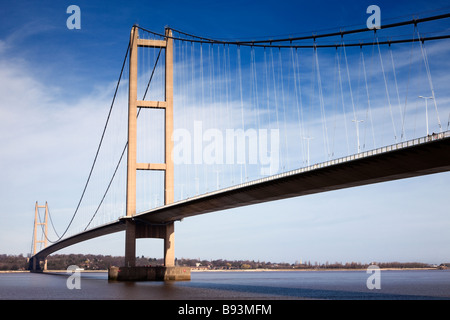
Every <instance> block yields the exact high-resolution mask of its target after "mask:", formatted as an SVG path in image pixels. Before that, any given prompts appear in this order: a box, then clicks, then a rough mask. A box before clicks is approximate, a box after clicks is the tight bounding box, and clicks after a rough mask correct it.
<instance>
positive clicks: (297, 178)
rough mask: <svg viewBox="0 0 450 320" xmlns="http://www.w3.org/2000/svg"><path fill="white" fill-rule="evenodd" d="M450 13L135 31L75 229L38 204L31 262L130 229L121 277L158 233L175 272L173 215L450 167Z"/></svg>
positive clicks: (33, 265) (37, 265) (35, 266)
mask: <svg viewBox="0 0 450 320" xmlns="http://www.w3.org/2000/svg"><path fill="white" fill-rule="evenodd" d="M449 18H450V14H443V15H439V16H431V17H424V18H418V17H416V18H413V19H411V20H406V21H401V22H397V23H392V24H387V25H384V26H382V28H381V29H374V30H370V29H367V28H361V29H349V30H345V29H340V30H338V31H335V32H330V33H321V34H320V33H319V34H318V33H314V34H309V35H301V36H290V37H288V38H271V39H260V40H221V39H213V38H208V37H201V36H197V35H193V34H189V33H186V32H183V31H180V30H176V29H173V28H169V27H166V29H165V33H164V34H161V33H157V32H154V31H151V30H148V29H145V28H143V27H140V26H137V25H135V26H133V27H132V29H131V33H130V42H129V44H128V47H127V49H126V53H125V57H124V59H123V64H122V68H121V70H120V75H119V79H118V81H117V85H116V87H115V91H114V94H113V98H112V102H111V105H110V108H109V112H108V114H107V120H106V123H105V125H104V129H103V131H102V135H101V137H100V141H99V144H98V148H97V150H96V153H95V157H94V160H93V163H92V166H91V168H90V171H89V174H88V177H87V181H86V183H85V185H84V188H83V190H82V192H81V197H80V199H79V201H78V203H77V205H76V207H75V209H74V212H73V213H72V214H71V216H70V217H69V216H67V218H69V220H68V223H67V226H66V228H65V230H64V231H63V232H57V230H56V228H55V226H54V225H53V219H55V217H56V215H55V214H53V218H52V214H51V213H50V210H49V208H48V206H47V204H46V206H39V205H38V204H37V203H36V209H35V229H34V238H33V239H34V240H33V246H32V248H33V255H32V258H31V259H30V270H34V271H38V270H41V269H42V262H43V261H45V259H46V257H47V256H48V255H50V254H52V253H53V252H56V251H58V250H60V249H62V248H65V247H68V246H70V245H73V244H76V243H79V242H82V241H85V240H88V239H92V238H96V237H100V236H103V235H106V234H110V233H115V232H119V231H125V268H123V269H122V273H123V274H124V273H126V272H128V271H127V270H132V269H133V268H134V267H135V259H136V258H135V256H136V239H138V238H161V239H164V263H165V268H167V270H171V271H168V273H170V272H172V271H173V270H175V271H173V272H175V273H171V274H172V275H173V277H172V278H173V279H178V278H177V277H178V275H177V276H175V274H177V271H176V266H175V253H174V252H175V251H174V232H175V229H174V223H175V222H176V221H180V220H182V219H184V218H187V217H191V216H195V215H199V214H205V213H210V212H215V211H220V210H225V209H230V208H236V207H240V206H247V205H252V204H256V203H263V202H267V201H274V200H279V199H285V198H290V197H298V196H303V195H308V194H313V193H319V192H326V191H331V190H337V189H342V188H350V187H356V186H361V185H366V184H371V183H379V182H385V181H391V180H397V179H404V178H409V177H414V176H420V175H427V174H433V173H439V172H445V171H449V170H450V131H449V126H450V104H449V99H450V95H449V94H448V92H449V90H448V74H449V69H450V65H449V63H448V61H449V59H448V57H449V55H450V42H449V40H448V39H449V38H450V34H447V33H446V31H447V30H448V29H447V28H446V27H445V21H448V19H449ZM446 77H447V78H446ZM445 79H446V81H445ZM126 119H128V120H127V121H126ZM44 207H45V219H44V222H42V218H41V214H40V213H39V208H44ZM56 211H57V210H56ZM52 212H53V209H52ZM58 217H59V216H58ZM47 218H49V219H47ZM48 220H49V221H50V223H51V224H52V227H53V228H48V226H47V221H48ZM38 225H40V226H41V227H42V228H41V229H42V231H43V232H42V233H43V236H42V237H43V238H44V239H45V241H44V240H41V241H39V240H37V233H38V232H39V229H40V228H38ZM47 243H50V244H49V245H47ZM39 245H40V249H39V248H38V247H39ZM127 268H128V269H127ZM169 278H170V277H169ZM179 278H180V279H183V277H182V275H181V276H179Z"/></svg>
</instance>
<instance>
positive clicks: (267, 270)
mask: <svg viewBox="0 0 450 320" xmlns="http://www.w3.org/2000/svg"><path fill="white" fill-rule="evenodd" d="M380 270H381V271H418V270H437V271H441V270H442V269H439V268H438V267H436V268H435V267H429V268H380ZM293 271H299V272H305V271H314V272H317V271H327V272H328V271H364V272H365V271H367V269H365V268H360V269H350V268H349V269H345V268H337V269H330V268H328V269H326V268H323V269H322V268H317V269H214V270H208V269H197V268H191V272H293ZM27 272H30V271H29V270H0V274H2V273H27ZM80 272H82V273H107V272H108V270H80ZM43 273H67V270H47V271H44V272H43Z"/></svg>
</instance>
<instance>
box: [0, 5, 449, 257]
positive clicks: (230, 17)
mask: <svg viewBox="0 0 450 320" xmlns="http://www.w3.org/2000/svg"><path fill="white" fill-rule="evenodd" d="M72 4H75V5H78V6H79V7H80V9H81V25H80V26H81V29H79V30H70V29H68V28H67V26H66V21H67V19H68V18H69V16H70V14H68V13H67V12H66V10H67V8H68V7H69V6H70V5H72ZM371 4H374V3H372V2H371V1H358V2H350V1H313V2H311V1H307V2H306V1H305V2H302V1H276V2H275V1H258V2H254V1H234V0H233V1H226V2H222V1H220V2H214V1H189V2H186V1H171V2H170V4H169V3H168V2H164V1H145V2H143V1H108V2H106V1H95V2H93V1H77V0H75V1H70V2H69V1H57V2H55V1H4V0H2V1H0V147H1V153H0V177H1V179H0V181H1V183H0V199H1V203H2V208H1V209H0V218H1V221H2V223H1V224H0V254H24V255H26V254H27V253H29V252H30V247H31V240H32V230H33V220H34V206H35V203H36V201H38V202H39V204H40V205H42V204H43V203H44V202H45V201H48V204H49V207H50V210H51V212H52V213H53V212H54V215H53V218H54V219H55V221H54V222H55V224H56V227H57V229H58V230H63V229H64V228H65V225H67V222H68V220H69V219H70V216H71V215H72V213H73V211H74V209H75V207H76V205H77V202H78V199H79V198H80V194H81V192H82V190H83V187H84V183H85V181H86V177H87V175H88V173H89V169H90V166H91V164H92V160H93V157H94V154H95V151H96V147H97V144H98V141H99V139H100V135H101V133H102V129H103V126H104V123H105V120H106V116H107V113H108V110H109V106H110V104H111V99H112V95H113V92H114V88H115V85H116V82H117V79H118V76H119V72H120V68H121V65H122V61H123V57H124V54H125V51H126V47H127V44H128V40H129V34H130V29H131V26H132V25H133V24H136V23H137V24H139V25H140V26H142V27H145V28H146V29H150V30H154V31H156V32H159V33H163V32H164V27H165V26H171V27H173V28H175V29H179V30H183V31H186V32H189V33H192V34H195V35H202V36H204V37H211V38H217V39H259V38H265V37H277V36H284V37H286V36H290V35H298V34H304V33H311V32H321V31H323V30H333V31H335V30H338V29H339V28H341V27H347V28H351V27H352V26H357V27H361V26H364V25H365V22H366V19H367V17H368V14H367V13H366V9H367V7H368V6H369V5H371ZM376 4H377V5H378V6H379V7H380V8H381V23H382V24H383V23H384V22H385V21H386V23H388V22H389V21H398V19H401V18H404V19H409V18H410V17H411V16H412V15H414V14H416V15H419V16H420V14H424V13H426V14H430V12H431V13H432V12H437V13H443V12H448V10H450V8H449V7H448V4H447V2H446V1H396V2H395V3H392V2H389V1H378V2H377V3H376ZM446 6H447V9H444V10H442V8H445V7H446ZM396 19H397V20H396ZM446 26H447V27H446V28H448V23H447V24H446ZM446 41H448V40H446ZM448 45H449V44H448V43H447V44H446V46H443V47H442V46H437V45H434V46H433V45H430V46H429V47H427V48H428V49H429V53H430V54H432V53H436V54H440V55H439V57H442V56H443V55H445V54H446V53H448V50H447V51H446V48H448ZM325 61H327V60H326V59H325V60H321V63H324V62H325ZM330 61H331V62H332V61H333V59H332V57H331V60H330ZM439 61H440V60H439ZM434 62H435V63H436V64H437V63H438V60H434V61H433V60H432V61H431V62H430V64H431V66H432V67H434V69H432V70H436V69H437V71H436V73H437V74H435V76H436V77H437V79H442V78H439V76H442V75H441V74H440V73H439V72H438V71H439V68H440V66H448V64H446V63H443V62H439V63H440V64H439V65H438V66H436V65H433V63H434ZM325 63H326V62H325ZM399 63H401V62H399ZM441 63H442V64H441ZM322 66H323V65H322ZM397 66H398V67H400V66H399V65H397ZM447 70H448V69H447ZM440 71H442V70H440ZM448 83H450V82H448V81H447V82H445V81H436V90H437V92H442V91H443V90H445V89H446V87H445V85H448ZM125 93H126V92H125ZM122 94H124V92H122ZM440 98H441V101H445V99H446V98H448V97H440ZM325 99H327V97H325ZM374 110H375V109H374ZM446 110H447V111H446V112H448V109H446ZM125 117H126V114H125V116H124V115H122V118H123V119H125ZM119 118H120V117H119ZM441 121H442V123H446V122H447V116H446V114H445V113H444V114H443V117H442V119H441ZM449 178H450V174H449V173H441V174H436V175H430V176H424V177H417V178H411V179H406V180H401V181H392V182H386V183H382V184H375V185H369V186H363V187H357V188H351V189H345V190H339V191H332V192H327V193H321V194H315V195H310V196H305V197H300V198H294V199H286V200H281V201H275V202H270V203H266V204H260V205H254V206H250V207H244V208H239V209H233V210H227V211H221V212H217V213H210V214H206V215H201V216H196V217H191V218H187V219H184V220H183V221H181V222H176V224H175V230H176V234H175V239H176V245H175V248H176V249H175V255H176V257H179V258H181V257H184V258H201V259H250V260H255V261H257V260H260V261H272V262H289V263H294V262H296V261H297V262H300V261H302V262H305V261H310V262H311V263H314V262H316V261H317V262H320V263H325V262H327V261H328V262H330V263H331V262H336V261H337V262H351V261H356V262H363V263H368V262H372V261H418V262H427V263H442V262H449V261H450V254H449V252H450V251H449V247H450V233H449V232H448V230H449V227H450V209H449V205H448V194H449V191H450V185H449ZM60 233H61V231H60ZM137 244H138V245H137V254H138V255H144V256H149V257H162V240H158V239H140V240H138V241H137ZM60 252H61V253H93V254H111V255H123V254H124V233H119V234H114V235H109V236H104V237H101V238H98V239H93V240H89V241H86V242H83V243H80V244H77V245H74V246H71V247H69V248H66V249H64V250H61V251H60Z"/></svg>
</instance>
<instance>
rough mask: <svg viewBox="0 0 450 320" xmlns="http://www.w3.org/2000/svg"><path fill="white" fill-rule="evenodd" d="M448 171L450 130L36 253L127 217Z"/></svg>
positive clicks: (176, 216) (219, 194) (189, 211)
mask: <svg viewBox="0 0 450 320" xmlns="http://www.w3.org/2000/svg"><path fill="white" fill-rule="evenodd" d="M444 171H450V132H449V131H447V132H445V133H441V134H439V135H435V136H429V137H426V138H421V139H416V140H411V141H407V142H403V143H399V144H396V145H391V146H387V147H383V148H379V149H376V150H372V151H367V152H363V153H359V154H356V155H352V156H348V157H345V158H341V159H336V160H332V161H328V162H324V163H321V164H317V165H313V166H310V167H307V168H302V169H298V170H294V171H290V172H286V173H282V174H279V175H275V176H271V177H267V178H264V179H260V180H255V181H252V182H248V183H244V184H241V185H237V186H234V187H230V188H226V189H222V190H218V191H215V192H211V193H208V194H204V195H200V196H197V197H194V198H189V199H186V200H183V201H178V202H176V203H173V204H171V205H167V206H163V207H159V208H155V209H152V210H149V211H146V212H142V213H139V214H137V215H135V216H134V217H122V218H120V219H118V220H116V221H114V222H111V223H109V224H107V225H104V226H100V227H97V228H94V229H91V230H88V231H86V232H83V233H80V234H77V235H74V236H72V237H69V238H67V239H63V240H61V241H59V242H57V243H55V244H53V245H51V246H49V247H47V248H46V249H44V250H42V251H41V252H39V253H38V254H37V255H36V256H38V257H39V258H41V259H42V258H43V257H46V256H47V255H49V254H51V253H52V252H55V251H57V250H60V249H62V248H64V247H67V246H70V245H72V244H75V243H78V242H81V241H85V240H88V239H92V238H95V237H99V236H102V235H106V234H110V233H114V232H118V231H122V230H125V221H126V220H127V219H133V220H135V221H136V222H142V223H149V224H164V223H167V222H171V221H177V220H181V219H183V218H186V217H191V216H194V215H199V214H205V213H209V212H214V211H220V210H225V209H231V208H236V207H241V206H247V205H251V204H257V203H263V202H268V201H274V200H280V199H285V198H291V197H298V196H303V195H308V194H313V193H319V192H326V191H331V190H338V189H343V188H350V187H355V186H361V185H367V184H372V183H378V182H384V181H391V180H397V179H404V178H409V177H415V176H421V175H427V174H433V173H438V172H444Z"/></svg>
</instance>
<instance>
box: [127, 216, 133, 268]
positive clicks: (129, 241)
mask: <svg viewBox="0 0 450 320" xmlns="http://www.w3.org/2000/svg"><path fill="white" fill-rule="evenodd" d="M126 224H127V226H126V230H125V267H134V266H136V224H135V223H134V222H133V221H127V222H126Z"/></svg>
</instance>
